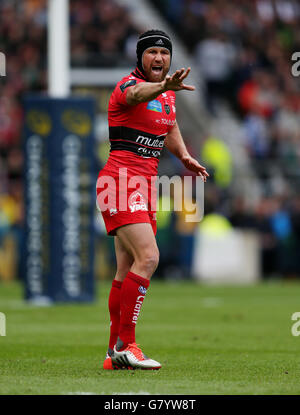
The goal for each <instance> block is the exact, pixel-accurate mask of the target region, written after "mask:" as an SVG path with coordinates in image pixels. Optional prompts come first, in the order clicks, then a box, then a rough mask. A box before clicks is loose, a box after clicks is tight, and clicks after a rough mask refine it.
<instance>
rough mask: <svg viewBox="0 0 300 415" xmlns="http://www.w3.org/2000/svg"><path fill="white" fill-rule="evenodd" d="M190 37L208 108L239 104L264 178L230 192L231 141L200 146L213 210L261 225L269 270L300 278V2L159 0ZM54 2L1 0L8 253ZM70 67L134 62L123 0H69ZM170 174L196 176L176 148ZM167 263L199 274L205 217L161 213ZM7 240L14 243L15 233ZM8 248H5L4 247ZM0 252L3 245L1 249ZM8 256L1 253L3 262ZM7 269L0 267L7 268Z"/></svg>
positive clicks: (0, 111) (1, 204)
mask: <svg viewBox="0 0 300 415" xmlns="http://www.w3.org/2000/svg"><path fill="white" fill-rule="evenodd" d="M152 3H153V4H154V5H155V6H156V7H158V8H159V10H160V11H161V13H163V14H164V16H165V17H166V18H167V19H168V20H169V22H170V23H171V24H172V25H173V28H174V30H175V31H176V32H177V33H178V35H180V36H181V38H182V40H183V41H184V43H185V44H186V47H187V48H188V50H189V52H190V53H192V54H193V56H194V57H195V61H196V63H197V67H198V68H199V72H200V73H201V77H202V79H204V81H205V86H206V89H205V91H206V106H207V110H208V111H209V112H210V114H211V116H212V117H217V116H218V109H219V107H220V105H222V104H223V103H227V105H229V106H230V108H231V111H232V113H233V114H234V116H235V119H236V120H238V122H239V124H240V127H241V130H242V131H243V142H244V146H245V148H246V151H247V152H248V154H249V157H250V160H251V163H252V167H253V170H254V172H255V173H256V175H257V177H258V179H259V182H260V184H261V197H260V199H259V200H258V201H257V202H256V203H255V204H252V205H251V206H249V205H248V204H247V203H246V201H245V200H244V198H243V197H242V196H238V197H236V196H235V194H234V192H232V188H231V185H232V177H233V175H234V168H233V160H232V155H231V152H230V150H229V149H228V148H227V147H226V144H225V143H224V142H223V141H222V140H220V139H218V137H207V138H206V139H205V140H204V144H203V146H202V147H201V149H200V148H193V146H190V150H191V152H192V153H193V154H194V156H195V157H199V156H200V157H201V160H202V162H203V164H205V165H207V166H208V168H209V171H210V174H211V179H210V183H209V184H208V185H207V186H206V191H205V212H206V213H207V214H210V213H212V214H213V213H217V214H220V215H222V217H223V218H226V220H228V223H229V224H230V225H231V226H233V227H237V228H244V229H245V228H247V229H249V228H250V229H255V230H256V231H258V234H259V237H260V239H261V246H262V263H263V272H264V275H276V274H280V275H298V276H300V260H299V258H298V257H299V255H298V252H299V251H300V198H299V196H298V188H299V187H300V163H299V161H300V117H299V112H300V90H299V89H300V77H298V78H297V77H293V76H292V74H291V66H292V64H293V62H292V60H291V56H292V54H293V52H295V51H300V24H299V23H300V22H299V20H300V5H299V2H298V1H296V0H253V1H252V0H232V1H230V2H224V1H222V0H210V1H208V0H206V1H205V0H152ZM46 4H47V1H46V0H23V1H18V0H0V51H1V52H4V53H5V56H6V76H5V77H0V248H1V249H0V263H1V255H2V257H3V258H8V257H9V255H8V252H10V251H9V249H10V248H9V247H10V246H11V242H9V241H10V239H7V238H6V236H7V235H10V236H11V235H13V238H14V240H15V241H17V242H16V243H17V245H18V244H20V240H21V237H22V223H23V220H24V213H23V182H22V171H23V163H24V160H23V152H22V122H23V110H22V97H23V96H24V94H26V92H29V91H30V92H37V91H46V89H47V71H46V68H47V55H46V50H47V47H46V45H47V10H46ZM70 24H71V32H70V40H71V60H72V66H73V67H74V66H82V67H86V66H88V67H99V66H101V67H115V66H133V65H134V63H135V47H136V39H137V35H138V33H139V32H141V31H142V30H143V28H140V27H137V26H136V25H135V24H134V23H133V22H132V20H131V18H130V14H129V12H128V11H127V10H126V9H125V8H124V7H123V6H121V5H120V4H118V2H117V0H84V1H83V0H70ZM161 172H163V173H164V174H166V173H167V174H169V175H172V174H179V175H184V174H187V172H186V171H184V170H182V168H181V166H180V165H179V163H178V161H177V160H176V159H175V158H173V157H170V156H166V155H165V156H164V157H163V158H162V160H161ZM158 216H160V217H159V218H158V227H159V228H161V232H159V235H160V236H158V242H159V244H161V246H164V247H165V248H164V249H163V250H162V251H163V256H162V258H161V265H160V266H161V267H162V269H161V272H162V273H166V274H168V271H164V267H165V268H166V269H167V268H168V267H170V266H171V267H172V266H173V267H174V269H175V268H176V269H177V270H178V269H181V270H184V274H185V275H189V274H190V273H191V255H190V253H191V251H192V247H193V243H194V239H193V238H194V234H195V230H196V227H185V226H184V225H183V224H184V223H185V222H184V220H183V218H184V212H183V213H182V214H181V213H178V212H177V213H170V214H169V215H158ZM7 241H8V242H7ZM6 246H8V248H7V250H6ZM1 250H2V251H1ZM2 263H3V262H2ZM0 274H1V268H0Z"/></svg>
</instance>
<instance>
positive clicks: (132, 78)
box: [106, 68, 176, 175]
mask: <svg viewBox="0 0 300 415" xmlns="http://www.w3.org/2000/svg"><path fill="white" fill-rule="evenodd" d="M140 82H146V79H145V77H144V76H143V74H142V73H141V72H140V71H139V70H138V69H137V68H136V69H135V71H134V72H132V73H131V74H130V75H128V76H126V77H124V78H123V79H122V80H121V81H120V82H118V84H117V85H116V87H115V89H114V91H113V93H112V95H111V97H110V100H109V104H108V125H109V140H110V145H111V149H110V155H109V159H108V161H107V164H106V167H109V168H120V167H127V168H128V170H130V171H131V172H132V173H133V174H144V175H156V174H157V165H158V161H159V156H160V153H161V150H162V148H163V145H164V139H165V137H166V135H167V134H168V132H169V131H170V130H171V128H172V127H173V125H174V124H175V122H176V107H175V92H174V91H166V92H164V93H162V94H161V95H159V96H158V97H157V98H155V99H154V100H152V101H149V102H143V103H141V104H138V105H134V106H130V105H128V104H127V102H126V94H127V91H128V88H129V87H130V86H133V85H136V84H138V83H140Z"/></svg>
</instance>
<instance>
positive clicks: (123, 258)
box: [114, 235, 134, 281]
mask: <svg viewBox="0 0 300 415" xmlns="http://www.w3.org/2000/svg"><path fill="white" fill-rule="evenodd" d="M114 242H115V252H116V260H117V272H116V279H117V280H119V281H123V280H124V278H125V277H126V275H127V273H128V271H129V270H130V268H131V265H132V264H133V261H134V258H133V256H132V254H131V253H130V252H128V250H127V249H126V248H125V246H124V244H123V242H122V241H121V239H120V238H119V237H118V236H117V235H116V236H115V237H114Z"/></svg>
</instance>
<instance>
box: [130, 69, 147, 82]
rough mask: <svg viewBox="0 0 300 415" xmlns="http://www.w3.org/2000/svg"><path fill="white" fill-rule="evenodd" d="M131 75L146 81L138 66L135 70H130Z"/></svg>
mask: <svg viewBox="0 0 300 415" xmlns="http://www.w3.org/2000/svg"><path fill="white" fill-rule="evenodd" d="M131 75H133V76H135V77H136V78H139V79H143V80H144V81H146V77H145V75H144V74H143V73H142V72H141V71H140V70H139V69H138V68H135V70H134V71H133V72H131Z"/></svg>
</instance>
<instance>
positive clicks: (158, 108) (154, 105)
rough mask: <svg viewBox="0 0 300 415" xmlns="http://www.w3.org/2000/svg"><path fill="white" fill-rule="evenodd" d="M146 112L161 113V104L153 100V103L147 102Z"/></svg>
mask: <svg viewBox="0 0 300 415" xmlns="http://www.w3.org/2000/svg"><path fill="white" fill-rule="evenodd" d="M147 110H150V111H155V112H162V106H161V103H160V102H159V101H158V100H157V99H154V100H153V101H149V102H148V105H147Z"/></svg>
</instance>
